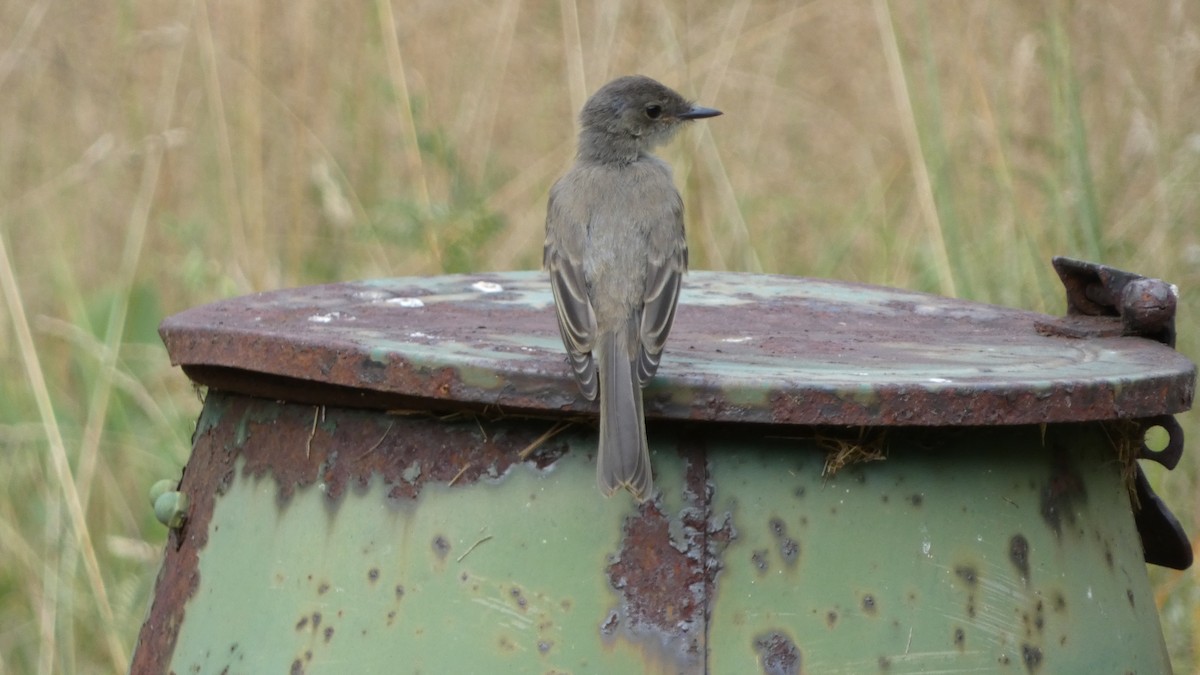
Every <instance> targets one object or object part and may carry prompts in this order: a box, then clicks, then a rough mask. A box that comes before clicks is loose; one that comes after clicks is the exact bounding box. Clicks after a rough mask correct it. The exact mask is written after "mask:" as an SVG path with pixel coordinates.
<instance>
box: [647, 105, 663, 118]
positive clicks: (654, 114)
mask: <svg viewBox="0 0 1200 675" xmlns="http://www.w3.org/2000/svg"><path fill="white" fill-rule="evenodd" d="M660 116H662V106H660V105H656V104H653V103H651V104H650V105H648V106H646V117H649V118H650V119H652V120H656V119H658V118H659V117H660Z"/></svg>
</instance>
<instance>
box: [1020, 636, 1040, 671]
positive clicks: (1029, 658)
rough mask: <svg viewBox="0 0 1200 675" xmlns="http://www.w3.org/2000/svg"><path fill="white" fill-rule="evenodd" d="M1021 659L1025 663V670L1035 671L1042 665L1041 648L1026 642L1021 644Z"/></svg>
mask: <svg viewBox="0 0 1200 675" xmlns="http://www.w3.org/2000/svg"><path fill="white" fill-rule="evenodd" d="M1021 661H1022V662H1023V663H1024V664H1025V670H1027V671H1029V672H1030V673H1036V672H1037V671H1038V669H1039V668H1041V666H1042V650H1041V648H1040V647H1037V646H1035V645H1031V644H1028V643H1026V644H1023V645H1021Z"/></svg>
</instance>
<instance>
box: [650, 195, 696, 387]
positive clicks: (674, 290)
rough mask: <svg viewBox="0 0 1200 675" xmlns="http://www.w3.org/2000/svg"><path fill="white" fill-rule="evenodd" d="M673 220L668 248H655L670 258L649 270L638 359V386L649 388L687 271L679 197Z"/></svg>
mask: <svg viewBox="0 0 1200 675" xmlns="http://www.w3.org/2000/svg"><path fill="white" fill-rule="evenodd" d="M673 206H674V208H672V218H673V219H674V223H673V227H674V231H673V232H671V231H670V230H668V232H671V237H670V243H669V244H668V245H666V246H661V247H659V246H655V247H651V248H652V250H658V251H666V252H667V255H666V256H664V257H662V258H659V259H651V260H650V261H649V262H648V265H647V268H646V294H645V296H644V304H643V305H642V323H641V342H642V348H641V351H640V353H639V357H638V383H639V384H640V385H641V386H643V387H644V386H646V383H648V382H649V381H650V378H652V377H654V373H655V371H657V370H658V363H659V361H660V360H661V359H662V352H663V345H665V344H666V342H667V334H668V333H670V332H671V324H672V323H673V322H674V321H675V306H676V304H678V302H679V287H680V285H681V284H682V281H683V273H684V272H685V271H687V265H688V252H687V239H686V238H685V236H684V232H683V203H682V202H681V201H680V200H679V196H678V195H676V197H675V202H674V205H673Z"/></svg>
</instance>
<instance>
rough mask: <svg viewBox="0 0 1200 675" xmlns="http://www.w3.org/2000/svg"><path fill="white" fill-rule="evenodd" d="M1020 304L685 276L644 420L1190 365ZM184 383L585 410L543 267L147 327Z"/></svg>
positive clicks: (830, 406)
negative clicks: (1056, 331) (1066, 332)
mask: <svg viewBox="0 0 1200 675" xmlns="http://www.w3.org/2000/svg"><path fill="white" fill-rule="evenodd" d="M1047 321H1053V318H1052V317H1048V316H1046V315H1043V314H1039V313H1036V312H1029V311H1024V310H1019V309H1010V308H1004V307H997V306H993V305H986V304H980V303H975V302H968V301H964V300H957V299H952V298H944V297H939V296H934V295H928V294H923V293H916V292H911V291H904V290H896V289H890V288H882V287H877V286H869V285H863V284H853V283H844V282H835V281H826V280H818V279H805V278H796V277H786V276H775V275H751V274H738V273H725V272H692V273H690V274H689V275H688V276H687V277H686V279H685V285H684V289H683V292H682V294H681V296H680V307H679V310H678V314H677V318H676V321H675V327H674V329H673V330H672V333H671V337H670V340H669V341H668V343H667V348H666V353H665V354H664V356H663V360H662V366H661V367H660V369H659V371H658V374H657V376H656V377H655V378H654V380H653V381H652V382H651V383H650V385H649V386H648V387H647V389H646V392H645V399H646V411H647V415H648V416H650V417H659V418H672V419H685V420H709V421H724V422H761V423H775V424H801V425H881V426H884V425H886V426H891V425H935V426H944V425H999V424H1028V423H1043V422H1078V421H1092V420H1105V419H1115V418H1140V417H1149V416H1152V415H1161V414H1173V413H1176V412H1180V411H1183V410H1187V409H1188V408H1189V407H1191V404H1192V398H1193V394H1194V390H1195V377H1196V368H1195V366H1194V365H1193V364H1192V363H1191V362H1190V361H1189V360H1188V359H1187V358H1185V357H1184V356H1182V355H1180V354H1179V353H1177V352H1175V351H1174V350H1172V349H1170V348H1169V347H1167V346H1166V345H1163V344H1160V343H1158V342H1155V341H1152V340H1148V339H1144V338H1139V337H1120V336H1112V337H1085V338H1078V337H1067V336H1056V335H1046V334H1044V333H1045V332H1046V331H1039V330H1038V326H1039V325H1041V324H1045V323H1046V322H1047ZM160 333H161V335H162V338H163V340H164V341H165V342H166V345H167V349H168V351H169V353H170V356H171V361H172V363H174V364H177V365H182V366H183V368H184V370H185V372H187V374H188V375H189V376H190V377H191V378H192V379H193V380H194V381H196V382H197V383H199V384H203V385H208V386H210V387H213V388H217V389H223V390H227V391H235V392H239V393H244V394H248V395H254V396H263V397H269V398H277V399H283V400H292V401H297V402H304V403H313V404H329V405H357V406H363V407H374V408H387V409H390V408H406V407H415V408H430V409H461V408H475V409H479V408H487V409H490V410H492V411H494V412H498V413H504V412H509V413H526V414H529V413H533V414H539V415H560V414H575V413H578V412H580V411H585V412H591V411H594V410H595V404H594V403H593V402H590V401H587V400H585V399H584V398H583V397H582V396H580V394H579V390H578V389H577V387H576V385H575V382H574V380H573V378H572V376H571V374H570V369H569V367H568V365H567V362H566V358H565V354H564V352H563V346H562V342H561V341H560V339H559V335H558V327H557V324H556V323H555V316H554V307H553V299H552V297H551V294H550V288H549V282H548V280H547V278H546V276H545V275H544V274H542V273H539V272H506V273H493V274H475V275H449V276H438V277H421V278H416V277H414V278H394V279H379V280H371V281H362V282H350V283H338V284H330V285H324V286H312V287H306V288H296V289H289V290H282V291H275V292H268V293H258V294H255V295H249V296H244V297H239V298H233V299H230V300H225V301H221V302H217V303H213V304H210V305H205V306H201V307H196V308H194V309H190V310H187V311H185V312H182V313H180V314H176V315H174V316H172V317H170V318H168V319H167V320H165V321H164V322H163V324H162V326H161V328H160Z"/></svg>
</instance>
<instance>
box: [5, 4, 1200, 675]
mask: <svg viewBox="0 0 1200 675" xmlns="http://www.w3.org/2000/svg"><path fill="white" fill-rule="evenodd" d="M634 72H639V73H644V74H647V75H650V76H653V77H656V78H658V79H660V80H662V81H663V82H665V83H668V84H669V85H671V86H674V87H675V88H677V89H679V90H680V91H682V92H684V93H685V94H686V95H688V96H692V97H694V98H695V99H696V100H697V101H699V102H701V103H703V104H706V105H712V106H715V107H718V108H720V109H722V110H724V111H725V113H726V114H725V116H724V117H721V118H717V119H715V120H709V121H708V122H707V123H706V124H703V125H695V128H694V129H692V130H691V131H689V133H688V135H686V136H685V137H684V138H683V139H681V142H676V143H675V144H673V145H672V146H671V147H669V148H667V149H666V150H665V151H664V153H663V154H664V156H665V157H666V158H667V159H668V160H670V161H671V162H672V163H673V164H674V166H675V167H676V177H677V181H678V183H679V185H680V188H681V190H682V191H683V192H684V194H685V199H686V203H687V208H688V216H689V217H688V221H689V228H690V229H689V237H690V241H691V246H692V261H693V267H694V268H710V269H730V270H753V271H758V270H761V271H766V272H780V273H788V274H799V275H805V276H820V277H832V278H837V279H845V280H856V281H866V282H873V283H879V284H886V285H891V286H898V287H903V288H910V289H918V290H924V291H931V292H936V293H942V294H949V295H957V296H961V297H966V298H971V299H976V300H982V301H987V302H994V303H999V304H1004V305H1010V306H1015V307H1023V308H1029V309H1035V310H1040V311H1046V312H1050V313H1061V312H1062V311H1063V306H1064V303H1063V300H1062V296H1063V292H1062V289H1061V287H1060V285H1059V283H1058V281H1057V278H1056V277H1055V275H1054V273H1053V272H1052V270H1051V268H1050V265H1049V259H1050V256H1052V255H1055V254H1065V255H1071V256H1076V257H1082V258H1086V259H1089V260H1096V261H1101V262H1104V263H1106V264H1109V265H1113V266H1116V267H1120V268H1123V269H1127V270H1130V271H1135V272H1139V273H1142V274H1146V275H1148V276H1156V277H1161V278H1164V279H1167V280H1168V281H1171V282H1174V283H1176V284H1178V286H1179V287H1180V290H1181V294H1182V304H1181V306H1180V308H1179V320H1180V323H1179V334H1180V340H1179V345H1178V348H1179V349H1180V350H1181V351H1183V352H1184V353H1185V354H1188V355H1190V356H1191V357H1193V358H1196V357H1198V356H1200V326H1198V325H1197V323H1196V319H1195V317H1196V316H1197V309H1198V308H1200V227H1198V226H1197V224H1198V223H1200V114H1198V113H1197V111H1200V3H1197V2H1194V1H1193V0H1164V1H1162V2H1154V3H1146V2H1140V1H1134V0H1112V1H1110V2H1083V1H1077V2H1068V1H1066V0H1048V1H1046V2H1033V1H1029V2H1011V1H1009V0H1003V1H1001V0H981V1H979V2H970V3H950V2H922V1H916V0H913V1H899V0H897V1H894V2H888V0H872V1H870V2H857V3H849V2H844V1H842V0H816V1H811V2H793V1H783V0H758V1H754V2H751V1H750V0H733V1H732V2H718V1H715V0H657V1H652V2H649V3H633V2H620V1H617V0H615V1H612V2H596V3H592V2H577V1H576V0H558V1H557V2H556V1H552V0H546V1H539V0H526V1H521V0H496V1H494V2H478V1H473V2H447V1H445V0H412V1H409V2H390V3H389V0H376V1H374V2H361V3H330V2H318V1H316V0H286V1H285V0H270V1H263V2H247V1H244V0H236V1H235V0H176V1H170V0H160V1H158V2H136V3H134V2H113V3H108V2H86V3H69V2H65V1H63V0H59V1H58V2H54V1H53V0H32V1H27V2H17V1H15V0H0V130H2V131H0V243H2V244H3V250H2V251H0V253H2V254H3V255H0V287H2V290H3V295H2V296H0V306H2V307H3V312H2V313H0V552H2V553H0V672H14V673H25V672H30V673H32V672H40V673H49V672H63V673H77V672H105V671H111V670H122V669H123V668H124V667H125V664H126V663H127V659H128V654H129V652H130V650H131V648H132V646H133V643H134V639H135V636H136V632H137V629H138V627H139V625H140V623H141V620H142V618H143V614H144V611H145V608H146V607H147V603H148V601H149V595H150V592H151V590H152V589H151V586H152V582H153V579H154V575H155V571H156V569H157V559H158V555H159V550H160V547H161V546H162V544H163V541H164V539H165V532H164V530H163V528H162V527H161V526H159V525H158V524H157V523H156V522H155V521H154V519H153V515H152V513H151V510H150V508H149V506H148V505H147V503H146V497H145V495H146V492H147V489H148V487H149V486H150V484H151V483H152V482H153V481H154V480H155V479H158V478H162V477H177V476H178V475H179V473H180V470H181V468H182V466H183V464H184V462H185V461H186V459H187V456H188V452H189V437H190V434H191V430H192V426H193V423H194V419H195V417H196V415H197V414H198V411H199V407H200V404H199V401H198V398H197V395H196V394H195V392H194V391H193V390H192V388H191V387H190V385H189V384H188V382H187V380H186V378H185V377H184V376H183V375H182V373H180V372H179V371H178V370H175V369H172V368H171V367H170V365H169V363H168V361H167V357H166V354H165V352H164V350H163V348H162V346H161V344H160V343H159V341H158V338H157V335H156V332H155V330H156V326H157V324H158V322H159V321H160V320H161V319H162V318H163V317H164V316H165V315H167V314H170V313H173V312H176V311H179V310H182V309H185V308H187V307H191V306H194V305H197V304H200V303H205V302H209V301H213V300H217V299H220V298H224V297H228V296H232V295H237V294H244V293H250V292H254V291H260V290H266V289H273V288H279V287H285V286H294V285H301V284H311V283H320V282H327V281H334V280H348V279H355V278H365V277H377V276H401V275H424V274H435V273H440V272H457V271H474V270H507V269H525V268H536V267H538V266H539V264H540V256H541V242H542V233H543V218H544V209H545V199H546V192H547V189H548V187H549V185H550V183H551V182H552V181H553V179H554V178H555V177H556V176H558V175H559V174H560V173H561V172H562V171H563V170H564V169H565V168H566V167H567V166H568V165H569V163H570V161H571V158H572V153H573V145H574V136H575V115H576V111H578V109H579V108H580V106H581V105H582V103H583V101H584V99H585V98H586V96H587V95H588V94H589V93H590V92H591V91H592V90H594V89H595V88H596V87H598V86H599V85H601V84H603V83H604V82H605V81H607V80H608V79H609V78H610V77H612V76H615V75H619V74H626V73H634ZM1197 418H1198V415H1197V414H1196V413H1195V412H1190V413H1186V414H1184V415H1181V416H1180V419H1181V421H1182V422H1183V423H1184V426H1185V428H1186V430H1187V431H1188V433H1189V434H1190V438H1191V445H1193V446H1195V445H1196V444H1197V442H1198V440H1197V439H1200V424H1198V420H1197ZM1148 471H1149V473H1150V474H1151V480H1152V481H1153V482H1154V483H1155V485H1156V486H1157V488H1158V489H1159V491H1160V493H1161V494H1162V495H1163V496H1164V497H1165V499H1166V500H1167V502H1168V503H1169V504H1170V505H1171V506H1172V508H1173V509H1174V511H1175V513H1176V514H1178V515H1179V517H1180V518H1181V520H1182V521H1183V522H1184V524H1185V526H1186V527H1187V528H1188V531H1189V533H1191V534H1192V536H1193V537H1195V536H1196V535H1197V534H1198V533H1200V529H1198V528H1200V489H1197V488H1198V487H1200V451H1197V449H1196V448H1195V447H1193V448H1191V450H1190V452H1188V453H1187V454H1186V456H1185V459H1184V462H1183V464H1182V465H1181V466H1180V467H1179V468H1178V469H1177V470H1176V471H1174V472H1171V473H1169V474H1168V473H1165V472H1162V471H1161V470H1157V467H1155V466H1151V467H1148ZM1193 541H1197V542H1200V539H1194V540H1193ZM1151 575H1152V580H1153V582H1154V584H1155V589H1156V594H1157V601H1158V605H1159V607H1160V609H1161V615H1162V617H1163V626H1164V631H1165V634H1166V637H1167V643H1168V646H1169V649H1170V650H1171V653H1172V655H1173V659H1174V661H1175V665H1176V668H1177V669H1178V671H1179V672H1197V670H1196V669H1197V664H1198V663H1200V661H1198V660H1197V652H1198V650H1200V637H1197V632H1198V629H1200V590H1198V589H1200V585H1198V584H1197V581H1198V580H1200V575H1198V573H1197V572H1196V571H1195V570H1193V571H1190V572H1184V573H1179V572H1172V571H1168V570H1161V569H1157V568H1155V569H1152V570H1151Z"/></svg>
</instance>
